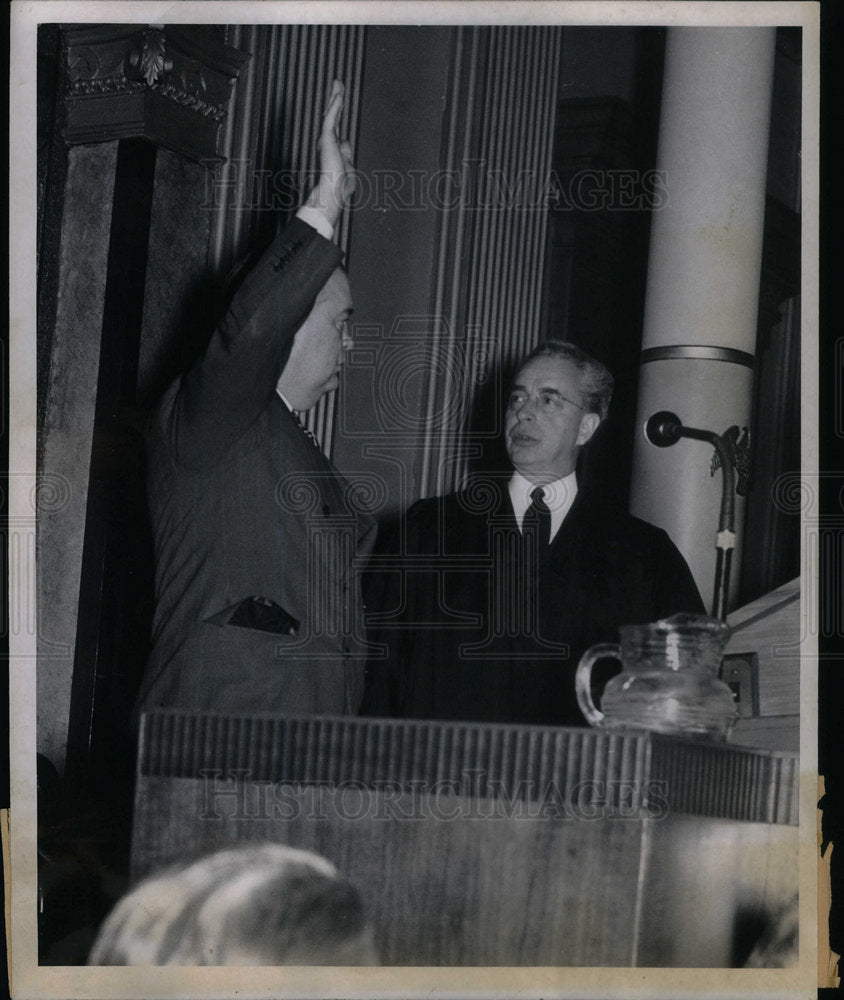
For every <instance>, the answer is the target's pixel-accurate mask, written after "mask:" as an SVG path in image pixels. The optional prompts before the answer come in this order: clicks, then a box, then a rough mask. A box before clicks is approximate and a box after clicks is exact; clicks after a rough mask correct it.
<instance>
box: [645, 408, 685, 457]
mask: <svg viewBox="0 0 844 1000" xmlns="http://www.w3.org/2000/svg"><path fill="white" fill-rule="evenodd" d="M682 433H683V425H682V423H681V422H680V418H679V417H678V416H677V414H676V413H672V412H671V411H670V410H660V411H659V412H658V413H654V414H652V415H651V416H650V417H648V421H647V423H646V424H645V437H646V438H647V439H648V441H650V443H651V444H655V445H656V446H657V448H668V447H669V446H670V445H672V444H676V443H677V442H678V441H679V440H680V437H681V436H682Z"/></svg>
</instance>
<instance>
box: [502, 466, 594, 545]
mask: <svg viewBox="0 0 844 1000" xmlns="http://www.w3.org/2000/svg"><path fill="white" fill-rule="evenodd" d="M508 489H509V492H510V503H512V505H513V513H514V514H515V515H516V523H517V524H518V525H519V531H521V530H522V521H523V520H524V516H525V511H526V510H527V509H528V507H529V506H530V502H531V497H530V495H531V493H532V492H533V491H534V490H535V489H536V483H532V482H530V480H528V479H525V477H524V476H523V475H522V474H521V473H519V472H514V473H513V476H512V478H511V479H510V483H509V486H508ZM542 491H543V498H544V500H545V503H546V504H547V506H548V509H549V510H550V511H551V537H552V538H553V537H554V536H555V535H556V534H557V532H558V531H559V530H560V525H561V524H562V523H563V521H564V520H565V517H566V514H568V512H569V511H570V510H571V505H572V504H573V503H574V498H575V497H576V496H577V476H576V475H575V473H574V472H573V471H572V472H570V473H569V474H568V475H567V476H564V477H563V478H562V479H555V480H554V482H553V483H546V484H545V485H544V486H543V487H542Z"/></svg>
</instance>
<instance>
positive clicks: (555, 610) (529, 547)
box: [364, 478, 703, 725]
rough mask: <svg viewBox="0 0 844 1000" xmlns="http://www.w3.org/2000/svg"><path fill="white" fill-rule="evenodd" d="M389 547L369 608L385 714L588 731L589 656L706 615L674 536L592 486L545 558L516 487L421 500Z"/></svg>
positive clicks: (491, 485) (373, 705)
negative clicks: (584, 704) (678, 618)
mask: <svg viewBox="0 0 844 1000" xmlns="http://www.w3.org/2000/svg"><path fill="white" fill-rule="evenodd" d="M385 541H386V544H385V545H384V547H383V550H384V552H385V553H386V554H384V555H379V557H378V558H379V560H381V562H380V567H378V564H376V567H378V568H379V572H377V573H375V572H374V573H373V574H372V581H373V583H372V585H371V587H370V588H369V590H370V599H368V600H367V606H368V607H369V608H371V609H372V610H373V613H375V620H374V621H373V623H372V624H373V628H372V637H373V639H374V640H376V641H377V642H379V643H381V644H382V653H383V655H382V657H381V658H374V659H372V660H371V661H370V663H369V665H368V668H367V695H366V699H365V703H364V711H365V712H367V713H369V714H372V715H388V716H409V717H414V718H432V719H463V720H476V721H496V722H517V723H532V724H538V725H583V724H584V723H585V720H584V718H583V716H582V714H581V712H580V709H579V708H578V706H577V701H576V698H575V693H574V673H575V670H576V667H577V664H578V662H579V660H580V657H581V655H582V654H583V653H584V652H585V650H586V649H587V648H588V647H589V646H591V645H593V644H594V643H596V642H613V641H618V627H619V626H620V625H625V624H632V623H636V622H648V621H653V620H656V619H658V618H661V617H664V616H667V615H670V614H672V613H674V612H677V611H693V612H702V611H703V605H702V602H701V599H700V596H699V594H698V592H697V588H696V586H695V583H694V580H693V578H692V575H691V573H690V571H689V568H688V566H687V565H686V563H685V561H684V560H683V557H682V556H681V555H680V553H679V552H678V551H677V549H676V547H675V546H674V545H673V543H672V542H671V540H670V539H669V538H668V536H667V535H666V533H665V532H664V531H662V530H660V529H658V528H655V527H654V526H653V525H650V524H647V523H645V522H644V521H640V520H638V519H637V518H634V517H631V516H630V515H629V514H627V513H625V512H622V511H619V510H611V509H608V508H607V507H606V506H605V505H604V504H602V503H601V502H600V500H599V499H598V498H596V497H595V496H591V495H590V494H589V493H588V492H587V491H585V490H582V489H581V490H579V491H578V494H577V497H576V498H575V502H574V504H573V505H572V508H571V510H570V511H569V513H568V515H567V517H566V518H565V520H564V521H563V524H562V526H561V527H560V529H559V531H558V532H557V534H556V535H555V537H554V539H553V540H552V542H551V545H550V546H549V547H548V548H547V554H546V556H545V557H544V558H543V557H540V556H538V554H537V547H536V544H535V539H534V538H533V537H532V536H527V537H523V536H522V535H521V533H520V532H519V529H518V526H517V524H516V519H515V515H514V513H513V508H512V505H511V503H510V498H509V495H508V492H507V479H506V478H505V479H500V480H498V481H492V480H487V481H486V482H483V483H478V484H475V486H474V487H473V488H471V489H469V490H467V491H464V492H461V493H456V494H451V495H449V496H446V497H442V498H438V499H431V500H423V501H419V502H418V503H417V504H415V505H414V506H413V507H412V508H411V509H410V511H409V512H408V515H407V519H406V524H405V529H404V538H403V539H402V531H401V530H400V531H398V532H397V533H396V534H395V535H394V536H393V537H392V538H391V539H387V540H385ZM388 567H389V568H388ZM393 594H395V595H398V596H397V597H396V598H395V599H391V597H390V595H393ZM376 609H377V613H376ZM615 669H616V670H617V669H618V664H615ZM612 672H615V671H614V670H611V671H610V673H612Z"/></svg>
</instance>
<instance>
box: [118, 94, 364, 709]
mask: <svg viewBox="0 0 844 1000" xmlns="http://www.w3.org/2000/svg"><path fill="white" fill-rule="evenodd" d="M343 101H344V91H343V86H342V84H340V83H339V82H337V81H335V83H334V85H333V88H332V92H331V96H330V100H329V104H328V108H327V110H326V113H325V117H324V119H323V125H322V129H321V133H320V138H319V151H320V176H319V179H318V181H317V184H316V186H315V187H314V189H313V190H312V191H311V193H310V195H309V196H308V198H307V200H306V202H305V204H304V206H303V207H302V208H301V209H300V210H299V211H298V212H297V217H296V218H295V219H293V220H292V221H291V222H290V223H289V225H287V226H285V227H284V228H283V229H281V230H280V231H279V232H278V233H277V235H276V237H275V240H274V241H273V243H272V244H271V246H270V247H269V248H268V249H267V250H266V251H265V252H264V253H263V255H262V256H261V257H260V259H259V260H258V261H257V263H256V264H255V265H254V266H253V267H251V268H250V269H249V271H248V273H247V274H246V275H245V277H244V278H243V280H242V281H241V282H240V284H239V286H238V287H237V288H236V290H235V291H234V294H233V296H232V297H231V300H230V303H229V306H228V309H227V311H226V312H225V315H224V316H223V318H222V320H221V321H220V323H219V324H218V326H217V327H216V329H215V330H214V332H213V334H212V336H211V338H210V341H209V343H208V345H207V347H206V349H205V351H204V353H203V354H202V356H201V357H200V358H199V360H198V361H197V362H196V364H194V365H193V366H192V367H191V369H190V370H189V371H188V372H186V373H185V374H184V375H182V376H181V377H180V378H178V379H176V381H175V382H173V383H172V384H171V385H170V386H169V388H168V389H167V391H166V392H165V393H164V396H163V398H162V400H161V402H160V404H159V406H158V408H157V410H156V412H155V415H154V418H153V420H152V424H151V428H150V435H149V449H148V468H149V473H148V476H149V485H148V495H149V504H150V513H151V519H152V525H153V534H154V542H155V560H156V610H155V616H154V622H153V645H152V652H151V655H150V659H149V662H148V665H147V668H146V673H145V676H144V678H143V680H142V684H141V691H140V694H139V697H138V701H137V703H136V711H144V710H148V709H153V708H159V707H167V708H179V709H183V710H192V711H211V712H222V713H227V714H249V713H253V712H283V713H287V714H296V713H311V712H317V713H349V712H355V711H356V710H357V708H358V705H359V703H360V699H361V696H362V693H363V660H362V658H361V649H362V636H363V629H362V624H361V614H362V608H361V601H360V593H359V589H360V588H359V582H358V575H357V571H356V566H355V565H353V563H354V562H355V560H356V557H358V556H359V557H363V556H364V555H365V554H366V553H367V552H368V550H369V548H370V547H371V545H372V543H373V541H374V533H375V524H374V522H373V520H372V519H371V518H370V517H369V515H368V514H367V513H365V512H364V511H361V510H360V509H357V508H356V507H355V505H354V499H353V496H354V495H353V493H352V492H351V491H350V490H349V489H348V486H347V484H346V482H345V481H344V479H343V478H342V476H341V475H340V474H339V472H338V471H337V470H336V469H335V468H334V466H333V465H332V464H331V462H330V461H329V460H328V459H327V458H326V457H325V455H324V454H323V453H322V451H321V450H320V449H319V447H318V446H317V445H316V443H315V442H314V440H313V439H312V438H311V437H310V435H309V434H308V433H307V432H306V431H305V430H304V428H303V427H302V425H301V423H300V422H299V419H298V415H297V411H300V410H305V409H308V408H310V407H311V406H313V405H314V404H315V403H316V402H317V401H318V400H319V399H320V398H321V397H322V396H323V395H324V394H325V393H327V392H329V391H330V390H332V389H334V388H335V387H336V386H337V384H338V381H339V376H340V368H341V364H342V359H343V352H344V350H345V348H346V347H348V346H349V345H350V343H351V341H350V339H349V335H348V318H349V315H350V313H351V311H352V300H351V294H350V290H349V283H348V279H347V277H346V274H345V272H344V271H343V270H342V268H341V267H340V260H341V252H340V249H339V248H338V247H337V246H336V245H335V244H334V243H332V242H331V240H332V237H333V234H334V229H335V227H336V225H337V224H338V222H339V220H340V216H341V213H342V211H343V210H344V208H345V207H346V206H347V205H348V204H349V201H350V199H351V196H352V194H353V192H354V186H355V177H354V170H353V166H352V160H351V149H350V147H349V145H348V143H345V142H340V140H339V136H338V122H339V118H340V113H341V111H342V108H343Z"/></svg>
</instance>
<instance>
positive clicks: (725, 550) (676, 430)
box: [645, 410, 736, 621]
mask: <svg viewBox="0 0 844 1000" xmlns="http://www.w3.org/2000/svg"><path fill="white" fill-rule="evenodd" d="M645 437H646V438H647V439H648V441H650V442H651V444H654V445H656V446H657V447H658V448H668V447H669V446H670V445H672V444H676V443H677V441H679V440H680V438H681V437H685V438H694V439H695V440H697V441H707V442H708V443H709V444H711V445H712V446H713V447H714V448H715V450H716V451H717V452H718V456H719V458H720V459H721V476H722V478H721V512H720V514H719V516H718V534H717V535H716V536H715V550H716V557H715V594H714V597H713V600H712V617H713V618H720V619H721V620H722V621H724V620H726V617H727V597H728V594H729V591H730V566H731V563H732V559H733V549H734V548H735V544H736V533H735V521H736V490H735V469H734V468H733V456H732V454H731V453H730V450H729V449H728V448H727V445H726V444H725V443H724V440H723V438H721V437H719V436H718V435H717V434H715V433H713V432H712V431H703V430H699V429H698V428H696V427H684V426H683V424H682V423H681V421H680V418H679V417H678V416H677V415H676V414H675V413H671V412H670V411H668V410H660V411H659V412H658V413H654V414H653V416H651V417H649V418H648V421H647V423H646V424H645Z"/></svg>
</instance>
